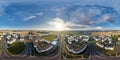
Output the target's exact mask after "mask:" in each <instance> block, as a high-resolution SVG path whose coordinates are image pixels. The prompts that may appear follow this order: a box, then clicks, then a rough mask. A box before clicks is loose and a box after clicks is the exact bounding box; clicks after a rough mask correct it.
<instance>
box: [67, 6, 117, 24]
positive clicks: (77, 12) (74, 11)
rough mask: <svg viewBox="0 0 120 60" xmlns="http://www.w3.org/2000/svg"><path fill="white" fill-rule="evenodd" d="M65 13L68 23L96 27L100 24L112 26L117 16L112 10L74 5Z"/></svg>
mask: <svg viewBox="0 0 120 60" xmlns="http://www.w3.org/2000/svg"><path fill="white" fill-rule="evenodd" d="M67 11H68V12H67V13H66V15H67V16H66V17H67V18H68V20H69V21H70V22H72V23H74V24H82V25H93V24H94V25H96V24H98V23H102V22H109V23H111V24H114V23H116V22H117V21H118V20H117V18H118V15H119V14H118V13H117V11H116V10H115V9H114V8H112V7H106V6H99V5H84V6H79V5H78V6H76V5H75V6H72V7H70V8H68V9H67Z"/></svg>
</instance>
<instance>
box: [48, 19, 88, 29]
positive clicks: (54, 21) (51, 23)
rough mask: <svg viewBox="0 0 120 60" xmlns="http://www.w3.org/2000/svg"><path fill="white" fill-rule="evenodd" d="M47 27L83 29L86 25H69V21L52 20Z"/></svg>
mask: <svg viewBox="0 0 120 60" xmlns="http://www.w3.org/2000/svg"><path fill="white" fill-rule="evenodd" d="M48 24H49V25H52V26H57V25H61V26H62V27H63V28H64V29H83V28H87V25H81V24H74V23H70V22H69V21H66V22H65V20H63V19H61V18H54V19H53V20H51V21H49V22H48Z"/></svg>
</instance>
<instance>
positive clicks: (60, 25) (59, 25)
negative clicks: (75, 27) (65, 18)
mask: <svg viewBox="0 0 120 60" xmlns="http://www.w3.org/2000/svg"><path fill="white" fill-rule="evenodd" d="M55 27H56V28H58V29H61V28H63V24H60V23H59V24H57V25H56V26H55Z"/></svg>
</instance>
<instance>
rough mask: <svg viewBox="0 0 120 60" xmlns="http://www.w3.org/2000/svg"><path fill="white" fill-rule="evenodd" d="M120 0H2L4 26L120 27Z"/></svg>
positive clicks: (1, 25) (0, 15) (0, 13)
mask: <svg viewBox="0 0 120 60" xmlns="http://www.w3.org/2000/svg"><path fill="white" fill-rule="evenodd" d="M119 3H120V1H119V0H0V30H120V7H119V6H120V4H119Z"/></svg>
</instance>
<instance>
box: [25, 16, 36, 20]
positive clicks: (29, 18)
mask: <svg viewBox="0 0 120 60" xmlns="http://www.w3.org/2000/svg"><path fill="white" fill-rule="evenodd" d="M34 18H36V16H29V17H27V18H25V19H24V21H29V20H31V19H34Z"/></svg>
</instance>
